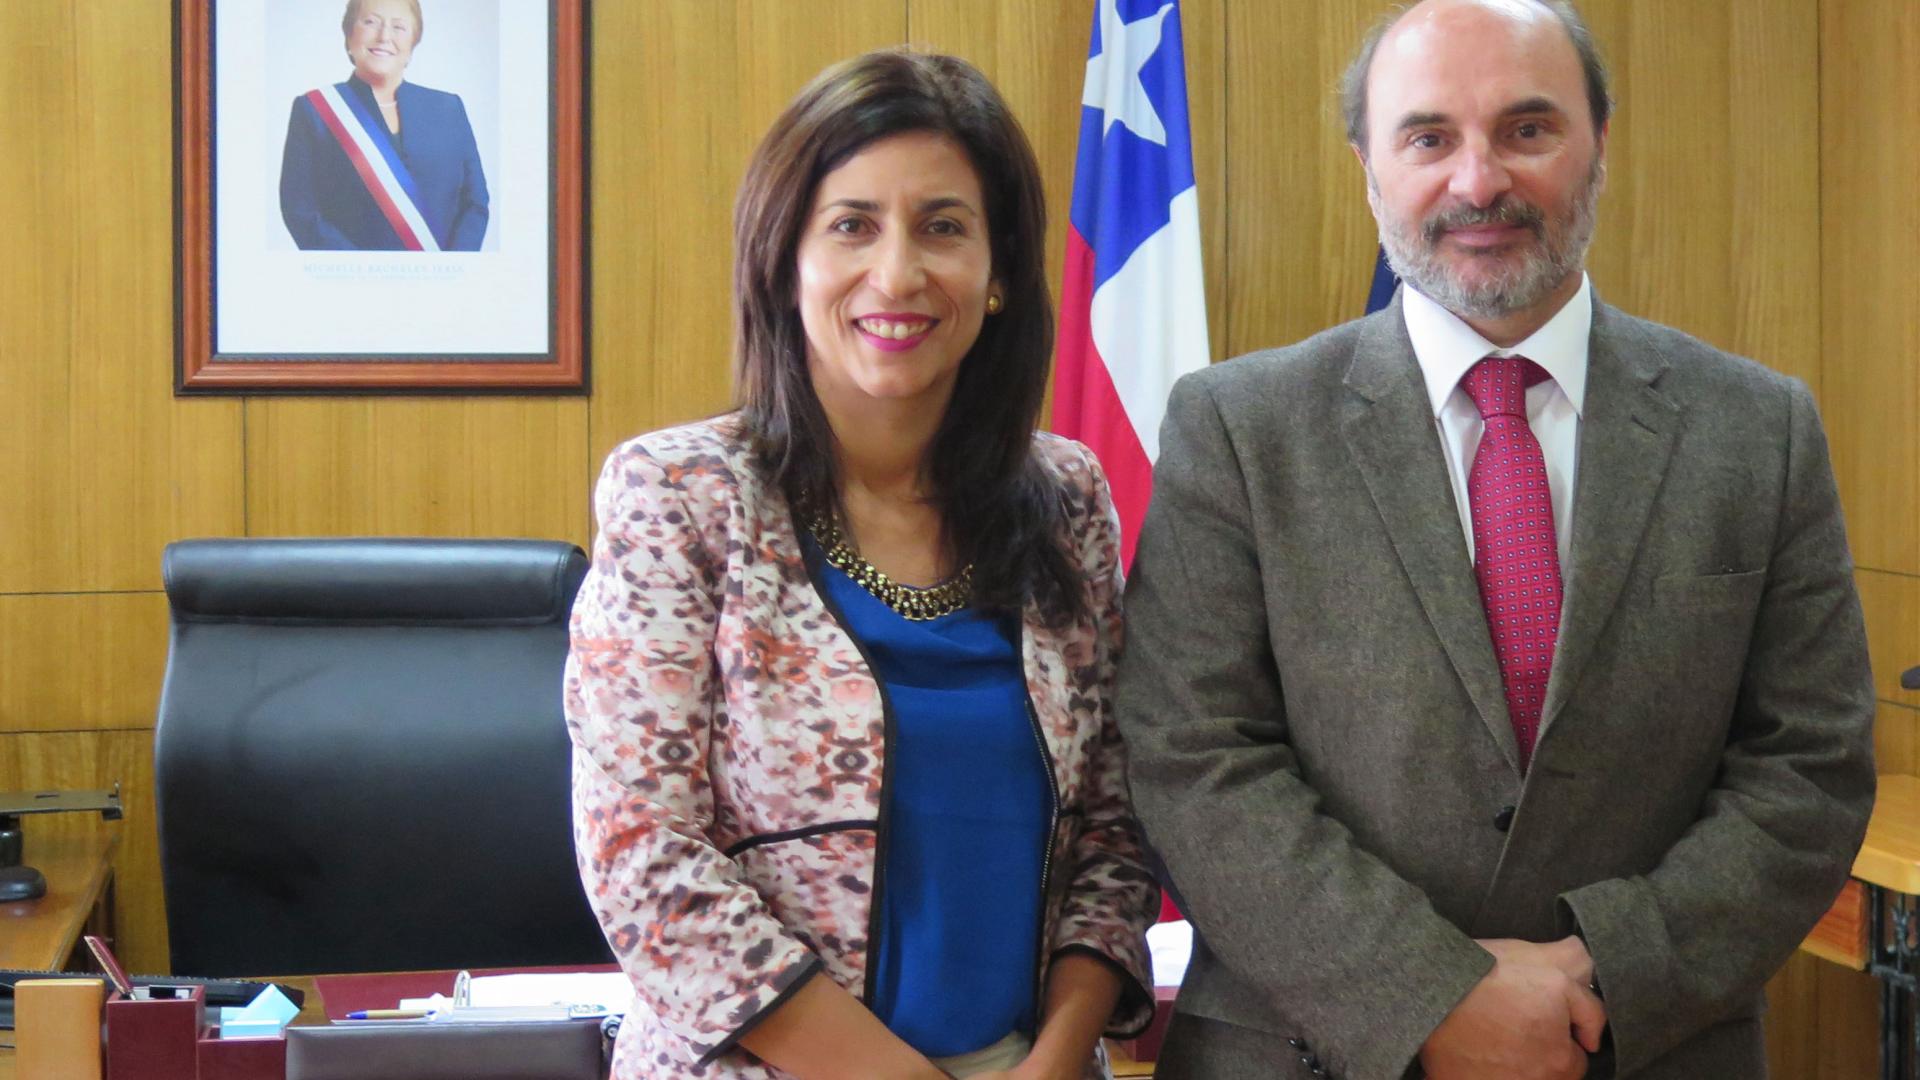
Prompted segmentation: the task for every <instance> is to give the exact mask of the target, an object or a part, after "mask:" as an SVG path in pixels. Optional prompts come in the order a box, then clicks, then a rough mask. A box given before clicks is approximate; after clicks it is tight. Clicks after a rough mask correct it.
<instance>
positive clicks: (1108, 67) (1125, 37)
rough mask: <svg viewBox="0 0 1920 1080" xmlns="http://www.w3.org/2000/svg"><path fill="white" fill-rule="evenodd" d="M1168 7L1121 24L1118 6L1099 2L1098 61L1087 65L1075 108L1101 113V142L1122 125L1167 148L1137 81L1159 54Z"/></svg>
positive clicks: (1108, 1)
mask: <svg viewBox="0 0 1920 1080" xmlns="http://www.w3.org/2000/svg"><path fill="white" fill-rule="evenodd" d="M1172 10H1173V5H1172V4H1165V5H1162V6H1161V8H1160V10H1159V11H1156V12H1154V13H1153V14H1151V15H1149V16H1147V17H1146V18H1144V19H1138V20H1136V21H1134V22H1122V21H1121V20H1120V3H1119V0H1100V55H1099V56H1094V57H1090V58H1088V60H1087V81H1086V89H1085V90H1084V91H1082V93H1081V97H1080V104H1082V105H1088V106H1092V107H1093V108H1096V109H1102V110H1104V111H1105V112H1106V121H1105V123H1104V124H1102V125H1101V128H1100V134H1101V135H1102V136H1103V137H1104V136H1105V135H1106V133H1107V132H1108V131H1109V130H1111V129H1112V127H1113V125H1115V124H1125V125H1127V127H1128V128H1129V129H1130V130H1131V131H1132V132H1133V133H1134V134H1135V135H1138V136H1140V137H1141V138H1142V139H1145V140H1147V141H1148V142H1150V143H1158V144H1159V145H1161V146H1165V145H1167V129H1166V128H1164V127H1162V126H1161V124H1160V114H1159V113H1158V112H1155V111H1154V108H1153V100H1152V99H1151V98H1149V97H1147V88H1146V85H1145V84H1143V83H1142V82H1141V81H1140V69H1141V68H1143V67H1145V66H1146V64H1147V61H1148V60H1150V59H1152V58H1153V54H1154V53H1155V52H1158V51H1159V49H1160V24H1161V23H1162V22H1164V21H1166V18H1167V12H1169V11H1172Z"/></svg>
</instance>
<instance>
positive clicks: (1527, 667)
mask: <svg viewBox="0 0 1920 1080" xmlns="http://www.w3.org/2000/svg"><path fill="white" fill-rule="evenodd" d="M1547 377H1548V376H1547V373H1546V372H1545V371H1543V370H1541V368H1540V365H1538V364H1536V363H1534V362H1533V361H1531V360H1528V359H1527V358H1525V357H1522V356H1507V357H1500V356H1489V357H1487V358H1486V359H1484V360H1482V361H1480V362H1479V363H1477V364H1475V365H1473V367H1472V368H1471V369H1469V370H1468V371H1467V374H1466V376H1465V377H1464V378H1462V379H1461V380H1460V387H1461V389H1463V390H1465V391H1466V392H1467V396H1468V397H1470V398H1472V399H1473V403H1474V404H1475V405H1476V406H1478V407H1479V409H1480V415H1481V417H1482V418H1483V419H1485V420H1486V433H1485V434H1483V435H1482V436H1481V437H1480V449H1479V451H1478V452H1477V453H1475V454H1474V457H1473V468H1471V469H1469V470H1468V471H1467V501H1468V502H1469V503H1470V504H1472V508H1473V554H1474V558H1473V576H1474V577H1475V578H1476V579H1477V580H1478V581H1479V582H1480V601H1481V603H1482V604H1483V605H1484V606H1485V607H1486V611H1487V626H1488V628H1489V629H1491V630H1492V631H1493V654H1494V656H1495V657H1496V658H1497V659H1498V660H1499V661H1500V681H1501V683H1502V684H1504V685H1505V687H1506V691H1507V713H1508V715H1509V716H1511V717H1512V719H1513V734H1514V739H1515V740H1516V741H1517V742H1518V743H1519V746H1520V771H1521V772H1522V773H1524V772H1526V769H1527V763H1528V762H1529V760H1530V759H1531V758H1532V757H1533V740H1534V736H1535V735H1536V734H1538V732H1539V730H1540V708H1541V706H1542V705H1543V704H1544V703H1545V700H1546V696H1547V675H1548V674H1549V673H1550V672H1551V671H1552V670H1553V646H1554V642H1555V641H1556V640H1557V639H1558V637H1559V635H1560V549H1559V546H1558V544H1557V543H1556V541H1555V539H1554V532H1553V496H1552V495H1551V493H1549V491H1548V489H1547V463H1546V459H1545V458H1544V457H1543V456H1542V455H1541V453H1540V440H1539V439H1536V438H1534V435H1533V428H1532V427H1530V426H1528V424H1527V387H1529V386H1532V385H1533V384H1535V383H1537V382H1540V381H1542V380H1544V379H1546V378H1547Z"/></svg>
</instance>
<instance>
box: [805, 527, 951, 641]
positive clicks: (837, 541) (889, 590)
mask: <svg viewBox="0 0 1920 1080" xmlns="http://www.w3.org/2000/svg"><path fill="white" fill-rule="evenodd" d="M807 527H808V529H810V530H811V531H812V532H813V538H814V539H815V540H817V541H819V542H820V547H821V548H822V549H823V550H824V551H825V552H826V554H827V562H829V563H831V564H833V566H834V568H835V569H837V570H839V571H840V572H841V573H843V574H845V575H847V576H848V577H850V578H852V579H853V580H854V582H855V583H856V584H858V585H859V586H860V587H861V588H863V589H865V590H867V592H869V593H871V594H873V598H874V599H876V600H878V601H880V602H881V603H883V604H885V605H887V606H888V607H890V608H892V609H893V610H894V611H896V612H898V613H899V614H900V615H901V616H902V617H903V618H907V619H912V620H913V621H914V622H925V621H927V620H928V619H937V618H939V617H940V616H942V615H951V614H953V613H954V612H956V611H959V610H960V609H961V608H964V607H966V606H967V605H968V604H970V603H972V602H973V564H972V563H968V564H967V565H966V566H964V567H961V569H960V572H959V573H958V574H955V575H953V576H952V577H950V578H948V579H947V580H945V581H943V582H941V583H940V584H938V585H930V586H928V587H927V588H924V589H916V588H914V587H913V586H911V585H902V584H900V583H899V582H897V581H895V580H893V579H892V578H890V577H888V576H887V575H886V572H885V571H883V570H881V569H880V568H879V567H877V566H875V565H873V564H872V563H870V562H868V561H867V560H865V559H863V558H861V557H860V553H859V552H857V551H855V550H853V545H851V544H849V543H847V538H846V537H845V536H844V535H842V534H841V532H840V526H839V525H837V524H835V522H834V520H833V518H832V517H831V516H829V515H826V514H814V515H812V520H811V521H809V522H808V523H807Z"/></svg>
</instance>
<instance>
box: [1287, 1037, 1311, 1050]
mask: <svg viewBox="0 0 1920 1080" xmlns="http://www.w3.org/2000/svg"><path fill="white" fill-rule="evenodd" d="M1287 1045H1288V1046H1291V1047H1293V1048H1294V1049H1295V1050H1305V1049H1306V1048H1307V1040H1305V1039H1303V1038H1301V1037H1300V1036H1298V1035H1294V1036H1292V1037H1290V1038H1289V1039H1287Z"/></svg>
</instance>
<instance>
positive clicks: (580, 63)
mask: <svg viewBox="0 0 1920 1080" xmlns="http://www.w3.org/2000/svg"><path fill="white" fill-rule="evenodd" d="M586 6H587V0H493V2H492V3H491V4H487V3H481V4H475V3H473V2H472V0H459V5H458V6H456V5H455V4H453V3H450V2H448V0H357V2H356V3H354V4H349V3H348V2H347V0H174V20H175V22H174V29H175V88H174V89H175V95H174V97H175V114H174V171H175V278H174V293H175V309H176V310H175V315H176V320H175V322H176V326H175V361H174V373H175V374H174V378H175V391H176V393H178V394H183V395H191V394H337V393H382V392H388V393H407V394H449V393H452V394H484V393H515V394H527V393H553V394H582V393H585V392H586V391H587V355H586V352H587V325H586V322H587V308H586V302H587V301H586V298H587V264H586V251H587V213H586V202H585V192H586V190H587V187H586V185H587V154H586V142H585V132H586V105H587V103H586V78H587V69H586V41H585V35H586V29H585V28H586V19H587V11H586ZM343 12H344V14H343ZM414 13H418V15H417V18H418V23H419V24H420V25H418V26H411V25H410V24H411V23H412V22H414V21H415V14H414ZM436 15H437V16H438V18H437V19H436ZM409 35H411V43H410V44H409V42H408V38H409ZM542 39H544V44H545V46H546V47H545V48H544V49H539V48H537V47H535V46H537V45H538V44H539V43H540V41H541V40H542ZM335 50H340V51H335ZM356 50H357V51H356ZM428 58H431V59H430V62H429V63H427V64H422V63H419V61H420V60H422V59H428ZM396 63H397V64H398V65H400V67H399V68H398V69H397V71H396V68H395V67H394V65H395V64H396ZM363 75H364V76H365V78H364V80H363ZM416 76H418V78H419V81H418V82H416V81H415V79H416ZM343 77H344V79H345V81H339V80H341V79H342V78H343ZM376 87H377V88H378V89H377V90H376ZM434 87H444V89H436V88H434ZM383 95H384V96H383ZM289 102H291V106H292V107H291V116H290V117H289V118H288V119H286V120H284V121H282V120H281V117H282V116H285V115H287V114H286V112H284V110H287V109H288V103H289ZM396 112H397V114H398V117H399V119H395V114H396ZM382 119H385V121H386V123H385V124H382V123H381V122H380V121H381V120H382ZM356 121H358V123H356ZM382 128H387V129H390V130H382ZM543 150H544V154H543V153H542V151H543ZM543 158H544V162H543V160H542V159H543ZM543 166H544V167H543ZM542 297H544V306H543V304H542Z"/></svg>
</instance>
